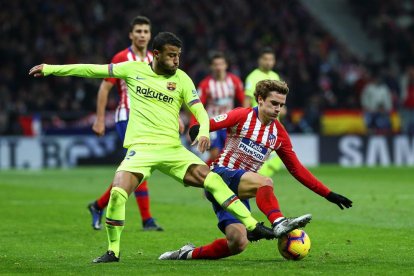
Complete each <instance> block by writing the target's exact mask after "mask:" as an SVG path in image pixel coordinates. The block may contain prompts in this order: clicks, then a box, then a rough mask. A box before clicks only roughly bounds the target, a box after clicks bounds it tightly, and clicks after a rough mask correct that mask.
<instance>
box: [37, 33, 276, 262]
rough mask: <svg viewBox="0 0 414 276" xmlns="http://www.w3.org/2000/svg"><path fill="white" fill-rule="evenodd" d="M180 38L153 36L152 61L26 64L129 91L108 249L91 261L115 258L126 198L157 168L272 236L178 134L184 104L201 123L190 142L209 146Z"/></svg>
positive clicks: (260, 232)
mask: <svg viewBox="0 0 414 276" xmlns="http://www.w3.org/2000/svg"><path fill="white" fill-rule="evenodd" d="M181 47H182V42H181V40H180V39H179V38H178V37H176V36H175V35H174V34H172V33H169V32H161V33H159V34H158V35H157V36H156V37H155V38H154V41H153V54H154V60H153V62H152V63H150V64H147V63H144V62H136V61H126V62H122V63H118V64H105V65H95V64H71V65H48V64H40V65H36V66H34V67H33V68H32V69H30V71H29V74H30V75H33V76H34V77H42V76H48V75H55V76H78V77H91V78H107V77H114V78H120V79H123V80H125V83H126V85H127V87H128V94H129V96H130V104H131V105H130V117H129V122H128V126H127V130H126V135H125V139H124V147H125V148H127V149H128V150H127V153H126V155H125V158H124V160H123V161H122V163H121V164H120V166H119V167H118V169H117V171H116V173H115V177H114V180H113V188H112V191H111V196H110V199H109V205H108V208H107V213H106V224H105V226H106V230H107V236H108V243H109V246H108V251H107V252H106V253H105V254H104V255H102V256H101V257H98V258H96V259H94V260H93V262H95V263H107V262H118V261H119V257H120V253H119V251H120V239H121V232H122V230H123V228H124V223H125V203H126V201H127V199H128V196H129V195H130V194H131V193H132V192H133V191H134V190H135V188H136V187H137V186H138V185H139V184H140V183H142V181H144V180H146V179H148V178H149V177H150V176H151V174H152V173H153V171H154V170H159V171H161V172H163V173H165V174H167V175H170V176H172V177H173V178H174V179H176V180H178V181H180V182H182V183H183V184H184V185H185V186H193V187H198V188H204V189H205V190H207V191H208V192H210V193H211V194H212V195H213V196H214V198H215V199H216V201H217V202H218V203H219V204H220V205H221V206H223V208H225V209H226V210H227V211H229V212H230V213H232V214H233V215H234V216H235V217H236V218H237V219H239V220H240V221H241V222H242V223H243V224H244V225H245V226H246V228H247V230H248V231H250V232H251V233H252V234H253V235H256V236H257V237H258V238H259V239H260V238H266V239H272V238H274V234H273V231H272V229H270V228H268V227H265V226H263V225H262V224H260V223H258V222H257V221H256V220H255V219H254V218H253V217H252V215H251V213H250V211H249V210H248V209H247V208H246V207H245V206H244V204H243V203H242V202H241V201H240V200H239V199H238V197H237V196H236V195H235V194H234V193H233V192H232V191H231V190H230V189H229V188H228V186H227V185H226V183H225V182H224V181H223V180H222V179H221V177H220V176H219V175H218V174H216V173H214V172H211V171H210V170H209V167H208V166H207V165H206V164H205V163H204V162H203V161H202V160H201V159H200V158H198V157H197V156H196V155H195V154H193V153H191V152H190V151H189V150H187V149H186V148H185V147H184V146H183V145H182V144H181V141H180V139H179V132H178V129H179V126H178V120H177V118H178V113H179V111H180V108H181V106H182V104H183V103H185V104H186V105H187V107H188V108H189V110H190V111H191V113H192V114H193V115H194V116H195V117H196V119H197V121H198V122H199V123H200V130H199V134H198V136H197V138H196V140H195V141H194V143H197V142H198V150H199V151H200V152H204V151H206V150H207V149H208V148H209V147H210V138H209V118H208V115H207V112H206V111H205V109H204V107H203V105H202V104H201V103H200V100H199V98H198V94H197V91H196V89H195V86H194V83H193V82H192V80H191V79H190V78H189V77H188V75H187V74H186V73H185V72H184V71H182V70H180V69H178V66H179V59H180V55H181Z"/></svg>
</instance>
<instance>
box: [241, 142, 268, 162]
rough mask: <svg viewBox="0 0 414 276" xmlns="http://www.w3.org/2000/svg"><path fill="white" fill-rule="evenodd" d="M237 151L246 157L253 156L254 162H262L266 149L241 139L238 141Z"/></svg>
mask: <svg viewBox="0 0 414 276" xmlns="http://www.w3.org/2000/svg"><path fill="white" fill-rule="evenodd" d="M239 149H241V150H242V151H244V152H245V153H247V154H248V155H251V156H253V157H254V158H255V159H256V160H260V161H263V160H264V159H265V157H266V153H267V148H265V147H262V146H261V145H258V144H256V143H255V142H253V141H252V140H250V139H247V138H243V139H242V140H241V141H240V144H239Z"/></svg>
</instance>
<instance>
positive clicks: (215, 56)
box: [208, 51, 227, 64]
mask: <svg viewBox="0 0 414 276" xmlns="http://www.w3.org/2000/svg"><path fill="white" fill-rule="evenodd" d="M218 58H220V59H224V60H225V61H226V62H227V58H226V55H225V54H224V53H223V52H220V51H212V52H211V53H210V54H209V55H208V61H209V63H210V64H212V63H213V61H214V60H215V59H218Z"/></svg>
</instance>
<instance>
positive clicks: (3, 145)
mask: <svg viewBox="0 0 414 276" xmlns="http://www.w3.org/2000/svg"><path fill="white" fill-rule="evenodd" d="M0 6H1V9H0V37H1V39H0V57H1V64H2V66H1V67H0V135H1V137H0V169H4V168H6V169H8V168H48V167H70V166H76V165H82V164H114V160H120V159H121V158H122V154H123V152H122V150H120V147H121V143H120V141H118V138H117V136H116V133H115V131H114V125H115V123H114V119H113V118H114V110H115V108H116V106H117V101H118V99H117V93H115V91H113V92H112V93H111V94H110V99H109V102H108V107H107V110H108V112H107V127H108V130H107V134H106V136H105V137H103V138H97V137H95V136H94V135H93V132H92V130H91V127H92V123H93V122H94V119H95V110H96V96H97V91H98V88H99V85H100V82H101V81H100V80H94V79H80V78H54V77H50V78H46V79H33V78H31V77H29V76H28V70H29V69H30V68H31V67H32V66H33V65H36V64H39V63H50V64H66V63H100V64H105V63H108V62H109V61H110V60H111V58H112V56H113V55H114V54H115V53H117V52H118V51H120V50H122V49H124V48H126V47H127V46H128V45H130V40H129V38H128V31H129V22H130V20H131V19H132V18H134V17H135V16H136V15H145V16H147V17H149V18H150V19H151V21H152V34H153V37H154V36H155V35H156V34H157V33H158V32H160V31H171V32H174V33H176V34H177V35H178V36H179V37H180V38H182V40H183V42H184V46H183V54H182V58H181V66H180V67H181V69H183V70H184V71H186V72H187V73H188V74H189V75H190V77H191V78H192V79H193V81H194V83H195V84H196V85H198V83H199V82H200V81H201V80H202V79H203V78H204V77H205V76H206V75H207V74H209V64H208V53H209V52H211V51H212V50H219V51H223V52H224V53H225V54H226V55H227V56H228V58H229V63H230V66H229V71H231V72H232V73H234V74H236V75H238V76H239V77H240V78H241V80H242V81H243V82H244V80H245V78H246V76H247V75H248V74H249V72H251V71H252V70H253V69H255V68H256V67H257V57H258V54H259V51H260V50H261V49H262V48H263V47H271V48H272V49H274V53H275V55H276V66H275V68H274V70H275V71H276V72H277V73H279V75H280V76H281V78H282V79H284V80H285V81H286V82H287V83H288V85H289V87H290V91H291V92H290V93H289V96H288V102H287V114H286V115H285V117H284V118H281V120H282V121H283V123H284V124H285V126H286V128H287V130H288V131H289V132H290V133H292V140H293V143H294V146H295V149H296V151H297V152H298V155H299V156H300V158H301V160H302V161H303V162H304V163H305V164H306V165H310V166H312V165H319V164H325V163H326V164H328V163H329V164H339V165H342V166H361V165H368V166H378V165H380V166H388V165H409V166H414V138H413V134H414V122H413V121H414V3H413V1H409V0H367V1H357V0H312V1H305V0H303V1H300V0H289V1H282V0H262V1H248V0H227V1H221V0H209V1H191V0H153V1H139V0H138V1H137V0H134V1H129V0H123V1H115V0H108V1H97V0H90V1H81V0H73V1H63V0H61V1H52V0H50V1H49V0H42V1H38V0H32V1H19V0H17V1H2V2H1V4H0ZM150 45H151V43H150ZM113 90H115V89H113ZM379 90H381V93H382V94H385V95H386V96H387V97H386V99H387V100H384V101H382V102H381V100H377V99H376V95H377V94H376V93H377V91H379ZM379 93H380V92H378V94H379ZM364 94H365V96H364ZM374 103H376V104H374ZM183 116H185V115H183ZM368 117H369V118H371V121H370V122H371V123H367V122H368V120H367V118H368ZM372 118H374V119H372ZM185 121H186V120H185ZM372 122H375V123H372ZM111 130H112V131H111ZM183 142H184V143H185V142H186V139H185V136H184V137H183Z"/></svg>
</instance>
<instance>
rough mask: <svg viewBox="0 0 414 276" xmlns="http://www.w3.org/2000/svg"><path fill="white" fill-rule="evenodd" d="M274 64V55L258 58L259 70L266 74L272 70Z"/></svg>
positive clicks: (264, 55)
mask: <svg viewBox="0 0 414 276" xmlns="http://www.w3.org/2000/svg"><path fill="white" fill-rule="evenodd" d="M275 63H276V58H275V55H274V54H270V53H269V54H263V55H262V56H261V57H260V58H259V68H260V69H261V70H262V71H265V72H268V71H270V70H272V69H273V67H274V66H275Z"/></svg>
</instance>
